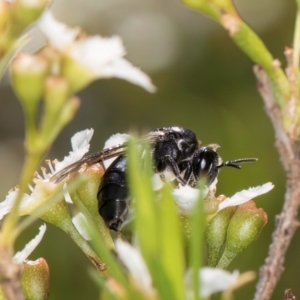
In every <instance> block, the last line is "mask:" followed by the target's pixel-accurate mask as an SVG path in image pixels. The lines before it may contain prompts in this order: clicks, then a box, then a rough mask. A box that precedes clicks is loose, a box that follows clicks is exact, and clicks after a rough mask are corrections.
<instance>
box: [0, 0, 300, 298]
mask: <svg viewBox="0 0 300 300" xmlns="http://www.w3.org/2000/svg"><path fill="white" fill-rule="evenodd" d="M235 3H236V6H237V8H238V10H239V12H240V13H241V16H242V17H243V18H244V19H245V20H246V22H247V23H248V24H249V25H250V26H252V28H254V29H255V30H256V32H257V33H258V34H259V35H260V36H261V38H262V39H263V40H264V41H265V43H266V45H267V46H268V48H269V49H270V50H271V52H272V53H273V54H274V56H275V57H277V58H279V59H280V60H281V61H282V63H283V64H285V62H284V57H283V50H284V47H285V46H291V42H292V37H293V26H294V19H295V12H296V5H295V3H294V1H292V0H291V1H286V0H251V1H250V0H239V1H235ZM53 11H54V14H55V16H56V17H57V19H58V20H60V21H63V22H65V23H68V24H70V25H79V26H81V27H82V28H83V29H85V30H86V31H87V32H88V33H90V34H100V35H103V36H111V35H114V34H117V35H121V36H122V38H123V41H124V45H125V47H126V49H127V51H128V55H127V58H128V59H129V60H130V61H131V62H133V63H134V64H135V65H137V66H140V67H141V68H142V70H144V71H145V72H147V73H148V74H149V75H150V76H151V78H152V80H153V83H154V84H155V85H156V86H157V89H158V91H157V92H156V93H155V94H149V93H147V92H145V91H144V90H142V89H141V88H139V87H137V86H134V85H132V84H130V83H128V82H125V81H121V80H118V79H112V80H102V81H98V82H96V83H94V84H92V85H91V86H89V87H88V88H87V89H86V90H84V91H83V92H81V93H80V95H79V96H80V98H81V99H82V105H81V108H80V110H79V112H78V113H77V115H76V117H75V119H74V120H73V121H72V123H71V124H69V125H68V126H67V127H66V128H65V129H64V131H63V132H62V133H61V135H60V136H59V138H58V139H57V141H56V142H55V144H54V145H53V147H52V149H51V152H50V153H49V154H48V155H47V157H48V158H51V159H54V158H58V159H59V160H61V159H62V158H63V156H64V155H66V154H67V153H68V152H69V151H70V150H71V148H70V137H71V136H72V135H73V134H74V133H75V132H77V131H79V130H83V129H86V128H91V127H92V128H94V130H95V134H94V138H93V140H92V145H91V151H97V150H99V149H102V147H103V144H104V142H105V140H106V139H107V138H108V137H109V136H110V135H111V134H113V133H117V132H120V133H123V132H128V131H129V130H131V129H136V130H138V131H140V132H147V131H149V130H151V129H154V128H157V127H162V126H172V125H176V126H182V127H187V128H189V129H192V130H193V131H194V132H196V133H197V135H198V137H199V139H201V141H202V142H203V143H204V144H205V143H218V144H219V145H221V148H220V150H219V153H220V155H221V156H222V157H223V159H224V160H229V159H235V158H241V157H258V158H259V161H258V163H256V164H251V165H244V166H243V169H242V170H240V171H239V170H235V169H231V168H228V169H223V170H222V172H221V174H220V176H219V184H218V193H219V194H225V195H228V196H230V195H232V194H233V193H235V192H236V191H239V190H241V189H244V188H248V187H250V186H256V185H260V184H263V183H265V182H268V181H271V182H273V183H274V184H275V189H274V190H273V191H271V192H270V193H269V194H267V195H264V196H261V197H259V198H258V199H257V200H256V202H257V205H258V206H259V207H263V208H264V209H265V210H266V212H267V213H268V215H269V222H268V224H267V226H266V228H265V229H264V230H263V232H262V234H261V236H260V238H259V240H258V241H257V242H255V243H254V244H253V245H252V246H250V247H249V248H248V249H247V250H246V251H245V252H244V253H243V254H242V255H240V256H239V257H238V258H237V259H236V260H235V261H234V263H233V264H232V265H231V267H230V269H232V270H233V269H239V270H240V271H241V272H243V271H247V270H255V271H258V269H259V266H260V265H261V264H263V262H264V259H265V257H266V255H267V251H268V245H269V243H270V241H271V233H272V231H273V229H274V218H275V215H276V214H278V213H279V212H280V210H281V207H282V204H283V196H284V176H283V171H282V167H281V164H280V162H279V158H278V154H277V151H276V149H275V148H274V134H273V129H272V127H271V125H270V121H269V119H268V117H267V116H266V114H265V112H264V107H263V102H262V100H261V98H260V96H259V94H258V92H257V90H256V82H255V78H254V75H253V73H252V66H253V65H252V63H251V62H250V61H249V60H248V58H247V57H245V55H244V54H243V53H241V52H240V51H239V49H237V47H236V46H235V45H234V44H233V43H232V41H231V40H230V38H229V37H228V36H227V34H226V32H225V31H224V30H223V29H222V28H221V27H219V26H218V25H217V24H215V23H214V22H213V21H211V20H209V19H207V18H206V17H204V16H202V15H200V14H198V13H197V12H194V11H192V10H189V9H188V8H186V7H185V6H184V5H183V4H181V3H180V2H179V1H178V0H144V1H140V0H122V1H119V0H98V1H96V0H86V1H79V0H60V1H59V0H57V1H55V2H54V5H53ZM32 36H33V39H32V41H31V42H30V44H29V45H28V47H27V49H28V50H29V51H34V50H36V49H38V48H39V47H40V45H41V43H42V41H41V39H40V34H39V33H38V32H37V31H33V32H32ZM0 107H1V109H0V165H1V168H2V172H1V173H0V182H1V185H0V195H1V197H2V199H4V198H5V195H6V193H7V191H8V190H9V189H10V188H11V187H13V186H14V185H15V184H17V183H18V176H19V174H20V169H21V166H22V161H23V144H22V143H23V135H24V125H23V124H24V121H23V115H22V110H21V107H20V105H19V103H18V101H17V100H16V98H15V96H14V95H13V93H12V91H11V88H10V86H9V81H8V79H7V78H6V79H5V80H4V82H3V83H2V85H1V87H0ZM37 228H38V226H37V224H34V226H32V227H31V228H30V229H29V230H27V232H26V236H25V235H24V236H22V238H20V239H19V240H18V242H17V248H18V249H19V248H22V247H23V246H24V244H25V243H26V242H27V241H28V239H30V238H32V237H33V236H34V235H35V234H36V233H37ZM299 244H300V233H299V231H298V232H297V233H296V236H295V237H294V239H293V241H292V244H291V246H290V249H289V251H288V253H287V258H286V263H285V269H286V270H285V272H284V274H283V276H282V279H281V281H280V282H279V285H278V287H277V289H276V291H275V293H274V295H273V297H272V299H278V300H279V299H283V293H284V290H285V289H286V288H292V290H293V292H294V294H295V295H296V296H298V297H300V284H299V283H300V279H299V276H298V272H299V270H300V260H299V259H298V253H299V250H300V248H299ZM40 256H43V257H44V258H46V260H47V261H48V263H49V265H50V269H51V294H50V299H52V300H54V299H73V300H77V299H78V300H79V299H97V297H98V291H97V288H96V287H95V285H94V283H93V282H92V281H91V280H90V278H89V275H88V274H87V269H88V268H89V267H91V265H90V263H89V261H88V260H87V259H86V258H85V256H84V255H83V254H82V253H81V252H80V251H79V250H78V249H77V247H76V246H75V244H74V243H73V242H72V241H71V240H70V239H69V238H68V237H67V236H66V235H65V234H64V233H62V232H61V231H60V230H58V229H56V228H54V227H53V226H50V225H48V230H47V231H46V235H45V238H44V239H43V241H42V243H41V244H40V245H39V247H38V248H37V249H36V250H35V252H34V253H33V254H32V255H31V257H30V258H31V259H36V258H38V257H40ZM254 287H255V283H253V284H249V285H247V286H246V287H244V288H243V289H241V290H240V292H239V293H237V294H236V299H245V300H247V299H252V297H253V294H254Z"/></svg>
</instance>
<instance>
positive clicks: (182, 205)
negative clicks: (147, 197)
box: [173, 184, 200, 215]
mask: <svg viewBox="0 0 300 300" xmlns="http://www.w3.org/2000/svg"><path fill="white" fill-rule="evenodd" d="M173 196H174V200H175V202H176V204H177V205H178V207H179V210H180V213H181V214H183V215H190V214H192V212H193V209H194V207H195V204H196V202H197V200H198V199H199V197H200V190H199V189H195V188H192V187H190V186H188V185H184V186H182V185H181V184H179V186H178V189H174V190H173Z"/></svg>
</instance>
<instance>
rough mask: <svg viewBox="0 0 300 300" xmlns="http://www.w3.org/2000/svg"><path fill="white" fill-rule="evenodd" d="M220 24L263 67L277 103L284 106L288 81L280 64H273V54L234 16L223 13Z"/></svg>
mask: <svg viewBox="0 0 300 300" xmlns="http://www.w3.org/2000/svg"><path fill="white" fill-rule="evenodd" d="M232 24H234V25H232ZM222 25H223V26H224V28H225V29H227V30H228V32H229V35H230V37H231V38H232V39H233V41H234V42H235V43H236V45H237V46H238V47H239V48H240V49H241V50H242V51H243V52H244V53H245V54H246V55H247V56H248V57H249V58H250V59H251V60H252V61H253V62H254V63H256V64H259V65H260V66H262V67H263V68H264V70H265V71H266V72H267V74H268V76H269V77H270V79H271V81H272V84H273V88H274V93H275V96H276V100H277V102H278V104H279V105H280V106H281V107H284V105H285V100H286V99H287V98H288V96H289V94H290V87H289V83H288V80H287V78H286V76H285V74H284V72H283V70H282V69H281V68H280V65H276V64H275V62H274V58H273V56H272V55H271V53H270V52H269V50H268V49H267V47H266V46H265V44H264V43H263V41H262V40H261V39H260V38H259V36H258V35H257V34H256V33H255V32H254V31H253V30H252V29H251V28H250V27H249V26H248V25H247V24H246V23H245V22H243V21H242V20H241V19H239V18H237V17H236V16H233V15H229V14H228V15H225V16H224V17H223V19H222Z"/></svg>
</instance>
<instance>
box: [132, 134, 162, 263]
mask: <svg viewBox="0 0 300 300" xmlns="http://www.w3.org/2000/svg"><path fill="white" fill-rule="evenodd" d="M128 144H129V147H128V172H129V173H128V179H129V188H130V191H131V195H132V197H133V203H132V207H133V210H134V213H135V219H134V230H135V232H136V235H137V239H138V243H139V247H140V250H141V253H142V255H143V257H144V259H145V260H146V263H147V265H148V266H149V265H151V261H152V259H153V257H155V256H156V255H157V253H158V233H159V231H158V224H157V221H158V213H157V207H156V204H155V197H154V192H153V189H152V182H151V178H152V170H151V168H152V161H151V158H150V153H149V150H147V149H146V151H145V150H144V151H145V152H144V155H143V156H144V157H143V166H144V168H143V167H142V165H141V159H140V158H141V157H142V154H141V151H139V149H138V147H137V144H136V142H135V141H134V140H133V139H131V140H130V141H129V142H128Z"/></svg>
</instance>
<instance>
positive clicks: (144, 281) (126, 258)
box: [115, 239, 154, 294]
mask: <svg viewBox="0 0 300 300" xmlns="http://www.w3.org/2000/svg"><path fill="white" fill-rule="evenodd" d="M115 245H116V250H117V253H118V257H119V258H120V260H121V261H122V263H123V264H124V265H125V267H126V268H127V269H128V271H129V273H130V275H131V276H132V278H133V280H134V281H135V283H136V285H137V286H138V287H140V288H141V290H143V291H144V292H146V293H148V294H152V293H153V291H154V290H153V287H152V279H151V276H150V273H149V271H148V268H147V266H146V264H145V261H144V259H143V257H142V255H141V253H140V251H138V250H137V249H136V248H134V247H133V246H131V245H130V244H129V243H127V242H123V241H122V240H120V239H117V240H116V241H115Z"/></svg>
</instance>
